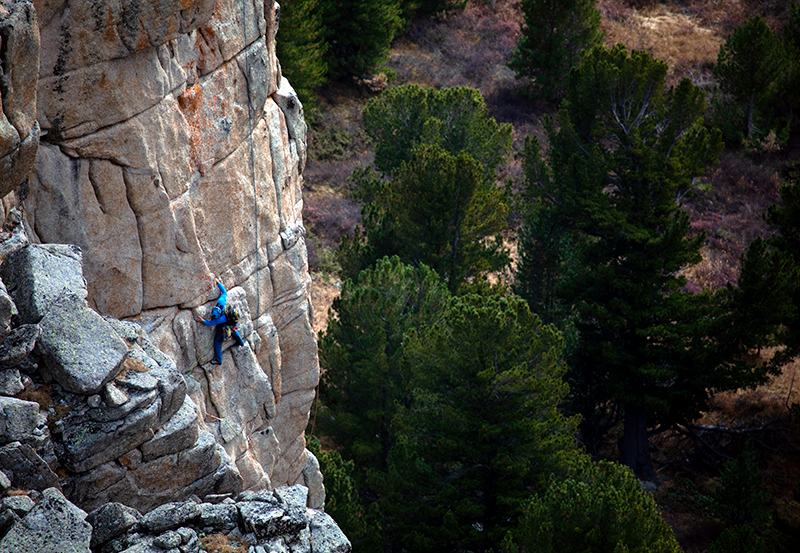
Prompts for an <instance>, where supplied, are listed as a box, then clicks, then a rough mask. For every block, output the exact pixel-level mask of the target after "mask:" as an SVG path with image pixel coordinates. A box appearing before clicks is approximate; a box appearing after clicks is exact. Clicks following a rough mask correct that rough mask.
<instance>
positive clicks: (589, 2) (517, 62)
mask: <svg viewBox="0 0 800 553" xmlns="http://www.w3.org/2000/svg"><path fill="white" fill-rule="evenodd" d="M596 3H597V0H566V1H565V0H522V11H523V14H524V20H525V24H524V26H523V28H522V38H521V39H520V43H519V45H518V46H517V49H516V50H515V52H514V58H513V59H512V61H511V63H510V64H509V65H510V67H511V68H512V69H514V70H515V71H516V72H517V75H518V76H525V77H533V78H535V86H536V87H537V88H538V89H540V90H541V93H542V94H543V96H544V97H545V98H548V99H550V100H560V99H561V98H562V97H563V95H564V91H565V89H564V85H565V82H566V75H568V74H569V71H570V69H571V68H572V67H573V66H574V65H576V64H577V63H578V60H579V58H580V53H581V52H582V51H583V50H584V49H590V48H592V47H594V46H597V45H599V44H600V43H601V42H602V38H603V34H602V32H601V31H600V12H599V11H597V9H596V8H595V4H596Z"/></svg>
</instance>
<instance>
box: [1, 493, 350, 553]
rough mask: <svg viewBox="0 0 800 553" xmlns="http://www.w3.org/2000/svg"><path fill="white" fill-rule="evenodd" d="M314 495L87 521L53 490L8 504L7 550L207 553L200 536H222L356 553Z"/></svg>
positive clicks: (302, 552)
mask: <svg viewBox="0 0 800 553" xmlns="http://www.w3.org/2000/svg"><path fill="white" fill-rule="evenodd" d="M306 493H307V490H306V489H305V488H304V487H302V486H293V487H284V488H278V489H276V490H275V492H274V493H272V492H266V491H265V492H259V493H252V492H245V493H242V494H239V495H238V496H233V494H227V495H217V496H215V497H214V498H213V502H208V501H206V502H200V501H191V500H190V501H183V502H171V503H165V504H164V505H162V506H160V507H158V508H157V509H154V510H152V511H150V512H149V513H147V514H146V515H142V514H141V513H139V512H138V511H137V510H136V509H132V508H130V507H128V506H126V505H123V504H121V503H117V502H113V503H106V504H105V505H103V506H102V507H99V508H98V509H96V510H94V511H92V512H90V513H89V514H88V515H87V513H86V512H85V511H83V510H82V509H79V508H78V507H76V506H75V505H73V504H71V503H70V502H69V501H68V500H67V499H65V498H64V496H63V495H62V494H61V492H59V491H58V490H56V489H55V488H49V489H46V490H44V491H43V492H42V494H41V498H39V499H38V503H34V501H33V500H31V499H30V498H29V497H28V496H24V495H23V496H15V497H7V498H5V499H4V500H3V502H2V503H0V551H14V552H16V551H20V552H22V551H25V552H26V553H62V552H65V551H71V552H75V553H79V552H86V553H90V551H93V552H94V553H119V552H121V551H122V552H125V553H158V552H160V551H170V552H175V553H178V552H179V553H200V551H203V550H204V549H202V548H201V541H200V536H204V535H205V536H211V535H216V537H217V538H220V539H221V540H223V541H224V542H227V543H228V544H230V546H229V549H231V550H232V547H231V546H234V547H237V550H238V548H239V546H246V547H247V548H248V549H249V551H255V552H264V553H266V552H267V551H276V552H277V551H283V552H286V553H312V552H313V553H349V552H350V550H351V546H350V542H349V540H348V539H347V538H346V537H345V535H344V534H343V533H342V531H341V530H340V529H339V527H338V526H336V524H335V523H334V522H333V519H331V518H330V517H329V516H328V515H326V514H325V513H324V512H322V511H318V510H315V509H310V508H307V507H306V504H305V501H306V497H305V495H306ZM38 495H39V494H37V496H38ZM234 497H235V499H234ZM3 526H6V527H8V529H7V530H6V531H5V532H4V531H3ZM217 543H219V539H218V540H217ZM90 548H91V549H90ZM220 550H222V549H220Z"/></svg>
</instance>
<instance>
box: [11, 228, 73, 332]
mask: <svg viewBox="0 0 800 553" xmlns="http://www.w3.org/2000/svg"><path fill="white" fill-rule="evenodd" d="M81 263H82V255H81V250H80V248H78V247H76V246H70V245H64V244H35V245H34V244H31V245H28V246H25V247H23V248H20V249H19V250H16V251H15V252H13V253H11V254H10V255H9V256H8V257H6V259H5V261H3V264H2V266H0V277H2V279H3V282H5V283H6V286H7V287H8V291H9V293H10V294H11V297H12V298H13V299H14V303H15V305H16V306H17V309H18V311H19V319H20V322H21V323H22V324H35V323H38V322H39V321H41V320H42V318H43V317H44V316H45V315H46V314H47V312H48V311H49V310H50V308H51V307H52V306H53V305H54V304H55V303H56V302H57V301H58V300H61V299H63V298H66V297H72V298H75V300H76V301H77V302H81V301H84V300H85V299H86V281H84V280H83V272H82V267H81Z"/></svg>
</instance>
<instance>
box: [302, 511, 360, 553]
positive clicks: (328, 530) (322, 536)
mask: <svg viewBox="0 0 800 553" xmlns="http://www.w3.org/2000/svg"><path fill="white" fill-rule="evenodd" d="M308 520H309V523H308V525H309V528H310V529H311V551H313V552H314V553H348V552H349V551H350V549H351V546H350V540H348V539H347V536H345V535H344V532H342V530H341V529H340V528H339V527H338V526H337V525H336V522H335V521H334V520H333V519H332V518H331V517H330V515H328V514H327V513H323V512H322V511H312V510H311V509H309V510H308Z"/></svg>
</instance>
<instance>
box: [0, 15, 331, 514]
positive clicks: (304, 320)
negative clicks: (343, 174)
mask: <svg viewBox="0 0 800 553" xmlns="http://www.w3.org/2000/svg"><path fill="white" fill-rule="evenodd" d="M279 9H280V8H279V6H278V4H277V3H275V2H274V1H272V0H216V1H214V0H159V1H156V0H83V1H80V2H78V1H75V0H34V1H33V2H31V1H29V0H17V1H14V0H3V1H2V3H1V4H0V95H2V98H1V100H2V108H3V111H2V117H0V196H2V197H3V200H2V202H3V210H2V219H3V231H2V235H0V240H1V241H2V243H1V244H0V257H2V258H3V259H5V261H4V262H3V269H2V279H3V282H4V283H5V286H6V287H7V289H8V293H6V292H5V291H3V293H2V294H0V300H2V299H3V298H6V299H5V300H3V301H4V302H5V303H4V305H6V306H7V307H8V316H7V317H0V318H2V321H0V322H3V321H5V322H4V325H5V330H4V334H3V336H2V338H3V339H5V342H9V340H11V342H9V343H8V344H7V345H8V347H9V348H10V347H11V345H13V344H17V343H18V342H20V343H24V344H25V347H24V348H23V350H25V353H24V355H18V356H17V357H13V358H12V357H9V359H10V361H6V362H4V364H3V367H0V369H2V370H3V371H9V374H8V375H7V376H8V379H10V380H11V381H13V383H14V385H13V386H11V388H9V389H8V390H7V391H6V392H5V395H6V399H4V400H3V401H11V400H12V399H13V400H15V401H20V402H24V403H26V404H27V405H26V406H22V407H20V405H22V404H20V405H17V406H16V407H15V409H16V408H17V407H20V409H21V410H19V409H17V412H19V413H25V417H28V418H24V417H23V419H22V420H21V421H17V422H18V424H19V425H21V426H16V427H14V428H16V430H14V432H11V433H6V435H4V437H3V439H2V440H3V442H4V443H5V444H6V445H5V446H4V447H6V448H8V447H10V444H21V446H19V447H17V449H16V450H15V451H16V453H14V454H15V455H22V456H23V457H24V458H26V459H27V458H31V459H33V456H32V455H31V452H33V453H34V454H35V456H36V457H38V460H36V459H34V461H31V462H32V463H33V464H34V465H37V463H39V461H44V464H45V465H47V468H49V469H51V472H52V475H53V476H50V473H48V472H47V471H46V470H44V467H41V463H39V464H38V465H37V466H39V467H40V468H41V470H40V471H39V472H40V473H42V474H46V475H47V477H46V478H45V480H47V481H46V482H45V481H42V482H39V483H38V487H39V488H44V487H45V486H47V487H50V486H53V485H59V486H60V487H61V488H62V489H63V490H64V491H65V493H66V495H67V497H68V498H69V499H70V500H72V501H74V502H75V503H76V504H77V505H79V506H81V507H83V508H85V509H87V510H89V509H94V508H96V507H98V506H100V505H102V504H104V503H105V502H107V501H114V500H120V501H121V500H122V499H124V503H126V504H127V505H129V506H131V507H134V508H137V509H139V510H141V511H143V512H147V511H149V510H151V509H153V508H155V507H156V506H157V505H159V504H161V503H163V502H164V501H177V500H181V499H184V498H186V497H189V496H190V495H192V494H194V495H197V496H201V497H202V495H203V494H207V493H212V492H214V493H217V492H219V493H222V492H230V493H235V492H239V491H241V490H261V489H274V488H278V487H281V486H292V485H295V484H303V485H305V486H307V487H308V488H309V489H310V493H309V498H308V504H309V506H310V507H321V506H322V503H323V502H324V490H323V488H322V485H321V475H320V474H319V469H318V467H317V465H316V464H315V460H314V459H313V456H311V455H310V454H309V453H308V452H307V451H306V449H305V439H304V434H303V432H304V429H305V426H306V424H307V421H308V416H309V411H310V408H311V404H312V401H313V398H314V390H315V387H316V385H317V381H318V377H319V365H318V359H317V349H316V337H315V335H314V332H313V330H312V324H311V323H312V317H313V313H312V311H311V305H310V301H309V294H308V286H309V282H310V278H309V275H308V270H307V261H306V250H305V243H304V229H303V224H302V220H301V212H302V196H301V183H302V171H303V166H304V163H305V151H306V135H305V129H306V126H305V122H304V119H303V108H302V105H301V104H300V102H299V101H298V99H297V96H296V94H295V93H294V91H293V90H292V87H291V85H290V84H289V82H288V81H287V80H286V79H284V78H282V76H281V71H280V65H279V62H278V60H277V59H276V56H275V37H276V34H277V32H278V24H279ZM28 244H30V245H28ZM57 244H68V245H71V246H56V245H57ZM217 280H220V281H222V282H223V283H224V284H225V285H226V286H227V288H228V290H229V294H228V301H229V303H232V304H234V305H235V306H236V307H237V309H238V311H239V313H240V314H241V320H240V323H239V330H240V332H241V333H242V335H243V337H244V338H245V342H246V344H245V347H243V348H233V349H228V348H226V349H225V351H224V353H223V364H222V365H221V366H218V367H217V366H213V365H210V364H209V363H208V362H209V361H210V360H211V358H212V351H211V341H212V338H213V330H212V329H210V328H208V327H205V326H203V325H200V324H198V323H196V322H195V321H194V320H193V318H194V316H195V315H197V314H200V315H207V312H208V310H209V309H210V307H211V306H212V305H213V302H214V300H215V299H216V296H217V294H218V291H217V287H216V282H217ZM42 282H49V283H50V284H48V285H47V286H55V292H53V293H54V294H55V296H48V295H47V294H44V297H45V299H46V301H45V300H42V301H43V303H40V304H36V303H35V302H33V300H32V299H31V298H35V297H39V296H42V292H41V290H42V289H43V288H42V286H44V285H43V284H41V283H42ZM58 286H61V288H58ZM45 288H46V286H45ZM65 290H66V291H65ZM65 298H66V299H65ZM31 302H33V303H31ZM0 307H2V306H0ZM0 311H1V309H0ZM75 321H80V322H81V324H85V325H88V328H91V329H92V330H91V332H85V333H81V332H80V331H78V330H75V332H74V333H73V334H69V336H71V337H72V338H73V342H76V341H77V343H79V344H82V347H83V350H81V352H80V356H78V357H75V355H76V353H75V351H68V352H61V353H59V352H58V351H59V350H58V348H57V347H56V346H54V345H53V344H55V343H56V342H59V341H61V342H63V340H62V339H63V338H64V337H65V332H63V331H60V330H59V329H63V328H65V326H69V325H71V324H73V323H74V322H75ZM48 329H49V330H48ZM0 330H2V329H0ZM67 334H68V333H67ZM6 336H9V338H6ZM101 337H104V338H103V340H102V344H100V342H101V340H100V338H101ZM12 338H14V340H12ZM12 342H13V344H12ZM62 345H63V344H62ZM226 345H227V346H230V342H228V344H226ZM98 348H100V349H101V350H102V351H105V352H106V353H105V354H103V355H100V354H98V353H97V352H98ZM103 348H107V349H103ZM79 349H80V348H79ZM90 365H92V366H94V365H97V366H98V367H99V368H97V369H92V370H91V371H90V370H89V369H88V368H87V367H89V366H90ZM17 382H19V383H20V384H21V385H22V387H23V389H22V390H18V388H19V386H17V385H16V383H17ZM40 386H47V387H48V388H46V389H47V390H48V393H49V394H50V396H52V397H50V399H49V400H47V401H52V402H53V403H52V405H50V406H49V407H48V404H47V401H44V402H41V401H40V402H39V403H36V402H35V401H32V400H31V399H32V398H35V397H39V398H40V399H41V397H42V394H39V396H36V395H35V394H34V392H37V391H40ZM9 390H10V391H9ZM15 390H17V391H16V392H15V393H11V391H15ZM26 394H27V398H28V399H24V398H25V397H26ZM33 406H36V407H35V408H34V407H33ZM62 408H63V409H68V413H69V414H67V415H64V410H63V409H62ZM48 409H49V411H48ZM56 419H57V422H58V423H59V425H58V426H56V425H55V422H56ZM143 419H147V420H146V421H144V420H143ZM123 429H124V430H123ZM36 431H38V432H39V433H40V434H46V435H48V436H47V438H48V440H49V439H50V438H52V440H51V441H52V442H54V445H53V446H52V452H49V453H48V451H49V450H47V448H44V446H41V447H40V445H41V444H39V443H38V442H36V439H33V438H31V439H28V438H25V437H26V436H34V435H36V436H39V434H36ZM51 431H52V432H51ZM20 436H23V438H24V439H20ZM26 440H27V442H30V443H26ZM43 440H44V438H42V439H41V440H39V441H40V442H42V441H43ZM0 445H2V444H0ZM23 446H25V447H23ZM26 447H27V449H26ZM37 448H38V449H37ZM187 452H194V453H192V454H190V453H187ZM9 454H11V453H9ZM26 455H27V457H26ZM191 455H195V457H197V458H198V459H199V458H202V459H203V461H202V463H205V464H204V465H203V469H202V470H201V471H200V472H196V473H194V475H192V473H191V472H190V471H185V470H184V468H185V466H186V464H185V463H186V462H187V461H186V460H187V459H188V458H189V457H191ZM202 463H201V464H202ZM33 472H34V473H36V474H39V473H37V472H36V471H35V470H34V471H33ZM201 473H202V474H201ZM53 478H55V480H53ZM176 479H177V480H180V481H181V482H182V484H181V485H180V486H176V485H175V481H176ZM203 479H205V480H203ZM11 484H12V485H15V484H14V483H13V482H12V483H11ZM28 484H30V483H28ZM29 487H36V486H29Z"/></svg>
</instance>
